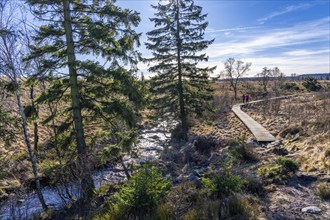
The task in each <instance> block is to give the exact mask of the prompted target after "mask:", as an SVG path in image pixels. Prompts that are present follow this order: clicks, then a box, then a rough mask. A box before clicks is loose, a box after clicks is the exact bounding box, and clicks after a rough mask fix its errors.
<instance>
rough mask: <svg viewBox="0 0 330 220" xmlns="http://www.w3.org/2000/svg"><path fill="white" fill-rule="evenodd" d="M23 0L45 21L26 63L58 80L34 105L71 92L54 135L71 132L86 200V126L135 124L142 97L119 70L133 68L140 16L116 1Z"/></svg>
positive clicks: (88, 184) (131, 79)
mask: <svg viewBox="0 0 330 220" xmlns="http://www.w3.org/2000/svg"><path fill="white" fill-rule="evenodd" d="M27 2H28V3H29V4H30V6H31V7H32V9H33V12H34V14H35V16H36V17H37V18H39V19H40V20H42V21H43V23H44V25H42V26H41V27H40V28H39V30H38V33H37V35H36V36H35V38H34V40H35V41H36V45H33V46H32V45H31V47H32V50H33V52H32V53H31V54H30V56H29V57H28V59H39V60H40V69H39V75H43V77H45V75H46V76H50V77H51V78H56V79H59V80H57V82H59V83H57V84H53V85H50V89H49V91H48V92H47V93H44V94H43V96H42V97H40V98H39V102H40V101H43V100H44V101H45V100H47V99H52V101H53V100H54V99H64V100H65V98H68V92H67V90H68V89H69V91H70V96H69V99H70V101H71V106H70V108H67V109H66V112H69V113H70V114H69V116H68V117H66V118H61V121H62V124H61V125H59V126H58V132H57V134H58V135H59V134H60V133H61V132H62V133H63V131H65V130H69V129H72V130H71V132H66V133H67V134H69V135H70V136H72V135H73V136H74V137H75V145H76V147H77V153H78V167H79V169H78V170H79V174H80V182H81V189H82V195H81V196H82V198H83V200H85V199H87V198H88V197H89V196H90V194H91V193H92V191H93V181H92V179H91V173H90V172H91V171H90V167H89V166H88V159H89V158H88V147H87V144H86V132H85V128H86V126H87V125H88V124H91V123H94V126H97V124H98V122H100V123H101V122H102V123H103V122H104V123H108V124H111V123H112V122H113V121H114V120H119V119H121V120H123V121H125V122H126V124H127V125H128V126H133V125H134V122H135V117H134V116H135V114H134V110H135V109H134V108H135V106H136V105H134V104H136V103H139V102H140V99H141V97H140V96H139V94H140V93H139V91H138V88H137V86H136V83H135V78H134V76H133V75H132V72H130V71H126V70H125V69H124V68H123V66H124V65H130V66H131V67H132V69H134V68H135V65H136V63H137V61H138V59H139V57H140V55H139V53H137V52H136V51H135V50H134V46H136V45H139V36H140V35H139V34H137V33H136V32H135V31H134V30H133V29H132V27H134V26H137V25H138V23H139V21H140V17H139V15H138V14H137V13H136V12H134V11H130V10H127V9H125V10H123V9H121V8H119V7H117V6H115V5H114V3H115V1H88V0H74V1H73V0H61V1H60V0H58V1H46V0H28V1H27ZM98 61H105V63H104V64H101V63H100V62H98ZM45 102H46V101H45ZM64 116H65V115H64ZM62 117H63V115H62ZM50 120H51V119H49V121H50ZM105 129H106V128H105ZM66 140H68V141H69V142H70V140H72V139H71V137H68V138H67V139H66ZM68 141H64V142H65V143H66V144H67V142H68ZM91 143H92V142H91Z"/></svg>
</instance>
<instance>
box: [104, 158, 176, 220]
mask: <svg viewBox="0 0 330 220" xmlns="http://www.w3.org/2000/svg"><path fill="white" fill-rule="evenodd" d="M171 186H172V185H171V181H170V180H169V179H167V178H164V177H163V176H162V174H161V172H160V170H159V169H158V168H157V167H154V166H152V164H149V163H148V164H145V165H144V166H143V167H142V168H141V169H140V170H139V171H137V172H136V173H135V174H134V175H133V176H132V178H131V179H130V180H129V181H127V182H125V183H124V185H123V187H122V188H121V189H120V191H119V192H118V193H117V194H116V195H115V196H114V198H113V202H112V203H111V205H110V208H109V210H107V213H103V216H99V219H147V217H149V219H155V218H153V217H152V216H153V215H154V214H155V210H156V208H157V206H159V205H160V204H162V202H163V201H164V199H165V197H166V195H167V194H168V193H169V192H170V191H171ZM107 215H108V216H107ZM136 217H138V218H136Z"/></svg>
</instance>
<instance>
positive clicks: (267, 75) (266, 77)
mask: <svg viewBox="0 0 330 220" xmlns="http://www.w3.org/2000/svg"><path fill="white" fill-rule="evenodd" d="M271 76H272V74H271V69H268V68H267V67H264V68H263V69H262V72H261V73H258V74H257V77H258V81H259V84H260V85H261V87H262V89H263V92H264V96H266V95H267V94H268V90H267V87H268V83H269V81H270V80H271Z"/></svg>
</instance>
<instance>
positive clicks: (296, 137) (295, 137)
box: [291, 133, 300, 142]
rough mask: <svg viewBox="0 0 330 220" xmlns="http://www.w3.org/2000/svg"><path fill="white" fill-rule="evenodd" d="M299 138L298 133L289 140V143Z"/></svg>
mask: <svg viewBox="0 0 330 220" xmlns="http://www.w3.org/2000/svg"><path fill="white" fill-rule="evenodd" d="M299 137H300V135H299V133H297V134H295V135H294V136H293V138H292V140H291V142H293V141H296V140H298V139H299Z"/></svg>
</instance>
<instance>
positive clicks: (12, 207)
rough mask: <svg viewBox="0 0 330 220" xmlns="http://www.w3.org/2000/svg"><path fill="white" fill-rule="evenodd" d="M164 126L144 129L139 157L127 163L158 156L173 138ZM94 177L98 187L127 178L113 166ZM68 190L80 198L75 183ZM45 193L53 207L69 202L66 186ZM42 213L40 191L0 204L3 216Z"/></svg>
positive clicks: (138, 145)
mask: <svg viewBox="0 0 330 220" xmlns="http://www.w3.org/2000/svg"><path fill="white" fill-rule="evenodd" d="M165 127H168V126H167V124H166V123H165V122H163V123H159V125H158V126H153V127H151V128H145V129H141V130H140V131H139V138H138V141H137V144H136V146H135V147H134V151H136V152H137V155H138V158H131V157H128V156H125V157H124V163H126V164H127V163H143V162H145V161H154V160H157V159H159V157H160V155H161V152H162V151H163V149H164V147H166V146H167V145H168V144H169V139H170V132H168V131H166V129H165ZM92 177H93V180H94V185H95V187H96V189H98V188H100V186H101V185H102V184H107V183H118V182H121V181H124V180H125V178H126V176H125V173H124V172H123V171H122V170H121V169H117V168H115V167H112V166H109V167H106V168H104V169H101V170H96V171H94V172H93V174H92ZM68 191H69V193H70V194H71V195H74V196H75V197H76V198H79V192H78V190H77V187H76V184H74V183H72V184H71V186H69V187H68ZM42 194H43V196H44V199H45V201H46V204H47V205H48V207H49V208H51V209H54V210H60V209H61V208H63V206H64V205H66V204H67V203H69V201H70V199H69V198H68V196H67V193H66V192H65V188H64V187H57V188H55V187H48V186H47V187H43V188H42ZM41 212H42V207H41V204H40V202H39V199H38V196H37V194H36V193H35V192H30V193H26V194H25V195H20V196H15V195H14V196H11V197H9V198H8V199H7V200H6V201H5V202H4V203H3V204H2V205H1V207H0V219H1V220H7V219H29V218H32V216H33V215H38V214H40V213H41Z"/></svg>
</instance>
